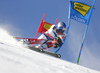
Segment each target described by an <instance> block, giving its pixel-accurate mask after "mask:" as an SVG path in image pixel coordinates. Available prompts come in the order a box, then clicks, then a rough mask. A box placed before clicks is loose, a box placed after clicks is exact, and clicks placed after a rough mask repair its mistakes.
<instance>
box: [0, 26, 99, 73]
mask: <svg viewBox="0 0 100 73" xmlns="http://www.w3.org/2000/svg"><path fill="white" fill-rule="evenodd" d="M0 73H100V72H99V71H95V70H91V69H88V68H85V67H82V66H79V65H77V64H73V63H70V62H67V61H64V60H61V59H58V58H55V57H51V56H49V55H45V54H41V53H38V52H35V51H32V50H29V49H27V48H23V47H22V46H21V45H20V44H19V43H18V42H17V41H16V40H15V39H13V37H12V36H10V35H9V34H8V32H6V31H5V30H3V29H1V28H0Z"/></svg>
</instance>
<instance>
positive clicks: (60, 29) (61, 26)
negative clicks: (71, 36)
mask: <svg viewBox="0 0 100 73" xmlns="http://www.w3.org/2000/svg"><path fill="white" fill-rule="evenodd" d="M65 30H66V24H65V23H64V22H59V23H58V24H57V30H56V31H57V32H59V33H61V34H63V33H64V32H65Z"/></svg>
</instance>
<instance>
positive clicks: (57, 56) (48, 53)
mask: <svg viewBox="0 0 100 73" xmlns="http://www.w3.org/2000/svg"><path fill="white" fill-rule="evenodd" d="M28 48H29V49H31V50H34V51H37V52H40V53H44V54H47V55H50V56H53V57H56V58H60V57H61V55H60V54H55V53H52V52H48V51H44V50H42V49H39V48H36V47H35V46H28Z"/></svg>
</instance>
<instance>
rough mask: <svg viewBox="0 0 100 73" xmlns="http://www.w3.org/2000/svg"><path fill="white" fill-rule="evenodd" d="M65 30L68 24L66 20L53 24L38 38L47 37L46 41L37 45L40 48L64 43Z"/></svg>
mask: <svg viewBox="0 0 100 73" xmlns="http://www.w3.org/2000/svg"><path fill="white" fill-rule="evenodd" d="M65 30H66V24H65V23H64V22H59V23H58V24H57V25H52V26H51V28H50V29H49V30H48V31H46V32H45V33H43V34H42V35H41V36H40V37H39V38H38V39H45V41H44V42H42V44H40V45H38V46H36V47H37V48H40V49H46V48H51V47H54V48H58V47H60V46H61V45H62V42H63V40H64V37H65V36H66V35H65V34H64V32H65ZM54 40H56V43H54V42H53V41H54Z"/></svg>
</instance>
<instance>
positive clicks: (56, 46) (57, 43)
mask: <svg viewBox="0 0 100 73" xmlns="http://www.w3.org/2000/svg"><path fill="white" fill-rule="evenodd" d="M55 40H57V42H56V43H55V45H54V48H58V47H59V46H60V45H61V44H62V40H61V39H60V38H59V37H56V38H55Z"/></svg>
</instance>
